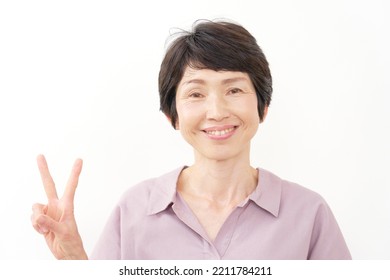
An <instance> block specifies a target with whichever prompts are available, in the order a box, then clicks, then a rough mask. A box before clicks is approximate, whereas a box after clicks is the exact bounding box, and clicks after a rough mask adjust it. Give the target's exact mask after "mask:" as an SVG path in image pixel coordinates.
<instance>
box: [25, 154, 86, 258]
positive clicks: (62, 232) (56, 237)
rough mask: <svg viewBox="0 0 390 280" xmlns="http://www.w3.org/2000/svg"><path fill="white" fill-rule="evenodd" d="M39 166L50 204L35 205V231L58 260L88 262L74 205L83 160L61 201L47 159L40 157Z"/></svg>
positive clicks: (71, 176) (77, 162)
mask: <svg viewBox="0 0 390 280" xmlns="http://www.w3.org/2000/svg"><path fill="white" fill-rule="evenodd" d="M37 163H38V168H39V172H40V173H41V178H42V182H43V186H44V188H45V192H46V195H47V199H48V203H47V204H46V205H43V204H34V205H33V214H32V216H31V222H32V225H33V227H34V228H35V230H36V231H38V232H39V233H40V234H42V235H43V236H44V237H45V239H46V243H47V245H48V246H49V248H50V250H51V252H52V253H53V255H54V256H55V257H56V258H57V259H78V260H80V259H88V256H87V254H86V252H85V250H84V247H83V242H82V240H81V237H80V234H79V232H78V230H77V225H76V220H75V217H74V203H73V201H74V195H75V191H76V188H77V184H78V180H79V176H80V173H81V168H82V165H83V162H82V160H81V159H77V160H76V161H75V163H74V165H73V169H72V172H71V174H70V177H69V180H68V183H67V185H66V188H65V192H64V194H63V196H62V197H61V198H60V199H59V198H58V196H57V191H56V188H55V184H54V181H53V179H52V177H51V175H50V172H49V168H48V166H47V162H46V159H45V157H44V156H43V155H39V156H38V157H37Z"/></svg>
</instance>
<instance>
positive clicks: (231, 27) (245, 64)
mask: <svg viewBox="0 0 390 280" xmlns="http://www.w3.org/2000/svg"><path fill="white" fill-rule="evenodd" d="M176 35H178V37H177V38H176V39H175V40H174V41H173V42H172V43H171V44H170V45H169V47H168V50H167V52H166V54H165V57H164V59H163V61H162V63H161V67H160V73H159V77H158V86H159V93H160V109H161V111H162V112H163V113H164V114H166V115H167V116H168V117H169V118H170V119H171V123H172V126H173V127H175V126H176V121H177V118H178V116H177V111H176V90H177V86H178V84H179V82H180V81H181V79H182V77H183V74H184V71H185V69H186V67H187V66H190V67H192V68H195V69H211V70H214V71H221V70H222V71H223V70H225V71H239V72H244V73H247V74H248V75H249V77H250V79H251V81H252V83H253V85H254V87H255V90H256V96H257V104H258V106H257V107H258V111H259V117H260V121H262V120H263V119H264V110H265V108H266V107H268V106H269V105H270V103H271V97H272V77H271V72H270V69H269V64H268V61H267V59H266V58H265V55H264V53H263V51H262V50H261V48H260V47H259V46H258V44H257V42H256V39H255V38H254V37H253V36H252V35H251V34H250V33H249V32H248V31H247V30H246V29H245V28H244V27H242V26H241V25H238V24H236V23H231V22H227V21H203V20H202V21H196V22H195V23H194V25H193V30H192V31H182V32H180V34H176Z"/></svg>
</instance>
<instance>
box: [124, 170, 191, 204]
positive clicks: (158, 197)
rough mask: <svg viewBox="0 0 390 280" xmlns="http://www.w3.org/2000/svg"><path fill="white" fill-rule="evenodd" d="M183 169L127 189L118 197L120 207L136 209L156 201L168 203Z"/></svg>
mask: <svg viewBox="0 0 390 280" xmlns="http://www.w3.org/2000/svg"><path fill="white" fill-rule="evenodd" d="M182 169H183V167H179V168H176V169H174V170H172V171H169V172H167V173H165V174H162V175H160V176H158V177H153V178H149V179H146V180H143V181H141V182H139V183H137V184H135V185H133V186H131V187H130V188H128V189H127V190H126V191H125V192H124V193H123V194H122V196H121V197H120V200H119V206H120V207H126V208H127V207H132V208H133V207H138V206H142V205H145V204H150V203H156V202H157V201H164V202H165V201H169V200H171V199H172V197H173V195H174V194H175V192H176V183H177V179H178V176H179V174H180V172H181V170H182Z"/></svg>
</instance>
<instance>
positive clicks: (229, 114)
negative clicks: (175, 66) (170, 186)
mask: <svg viewBox="0 0 390 280" xmlns="http://www.w3.org/2000/svg"><path fill="white" fill-rule="evenodd" d="M176 106H177V113H178V121H177V123H176V128H177V129H179V130H180V131H181V134H182V135H183V137H184V139H185V140H186V141H187V142H188V143H189V144H190V145H192V146H193V148H194V149H195V152H196V155H197V156H201V157H204V158H208V159H214V160H226V159H229V158H234V157H238V156H242V155H247V156H249V149H250V140H251V139H252V137H253V136H254V135H255V134H256V131H257V128H258V126H259V122H260V118H259V114H258V109H257V96H256V91H255V89H254V86H253V84H252V81H251V80H250V78H249V76H248V74H246V73H242V72H231V71H214V70H209V69H200V70H199V69H193V68H190V67H187V68H186V70H185V72H184V75H183V78H182V80H181V81H180V83H179V85H178V88H177V91H176Z"/></svg>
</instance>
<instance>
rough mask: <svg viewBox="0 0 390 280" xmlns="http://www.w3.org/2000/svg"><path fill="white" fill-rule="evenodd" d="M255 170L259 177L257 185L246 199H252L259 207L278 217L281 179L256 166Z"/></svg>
mask: <svg viewBox="0 0 390 280" xmlns="http://www.w3.org/2000/svg"><path fill="white" fill-rule="evenodd" d="M257 170H258V178H259V179H258V183H257V187H256V189H255V191H254V192H253V193H252V194H251V195H250V196H249V198H248V199H249V200H252V201H253V202H254V203H256V204H257V206H259V207H260V208H262V209H264V210H266V211H267V212H269V213H271V214H272V215H274V216H275V217H278V215H279V209H280V200H281V196H282V182H283V181H282V179H280V178H279V177H278V176H276V175H274V174H273V173H271V172H269V171H267V170H265V169H262V168H258V169H257ZM245 202H246V201H245Z"/></svg>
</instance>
